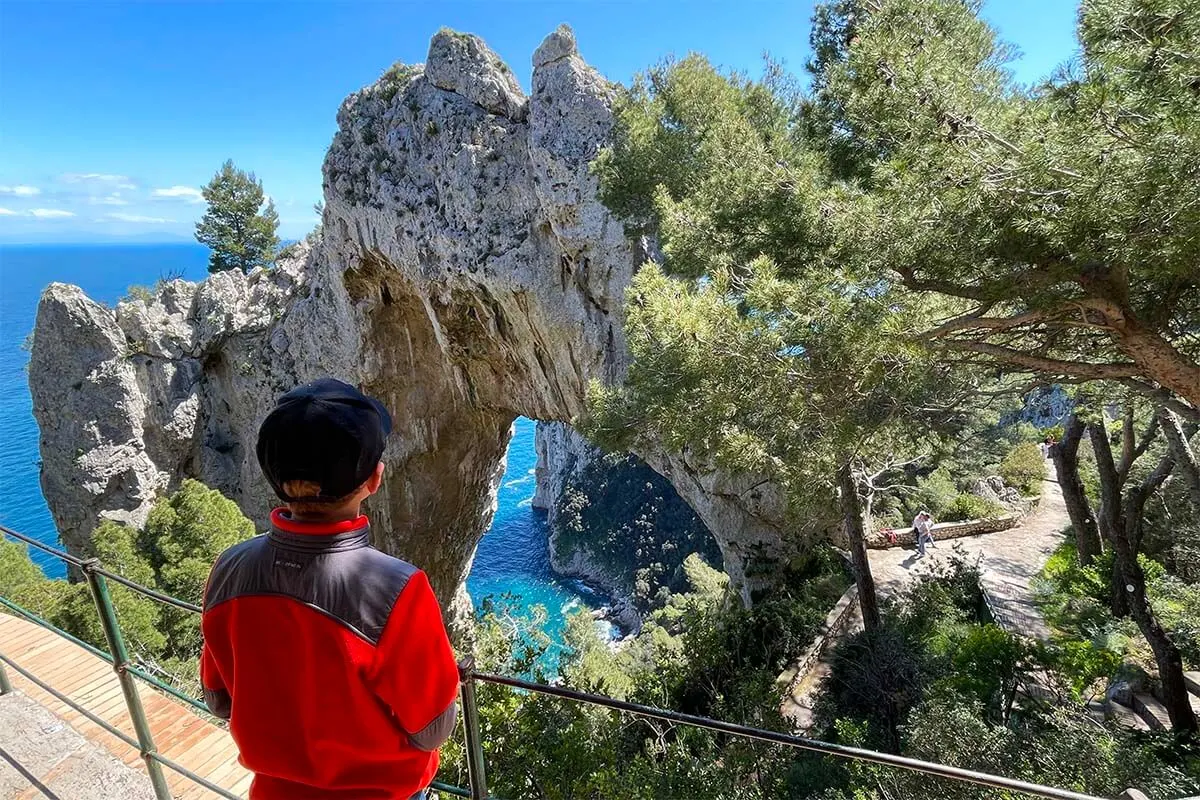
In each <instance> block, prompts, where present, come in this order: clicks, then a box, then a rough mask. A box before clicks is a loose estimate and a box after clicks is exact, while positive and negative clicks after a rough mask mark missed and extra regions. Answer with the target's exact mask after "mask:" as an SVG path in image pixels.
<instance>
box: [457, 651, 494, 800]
mask: <svg viewBox="0 0 1200 800" xmlns="http://www.w3.org/2000/svg"><path fill="white" fill-rule="evenodd" d="M458 673H459V677H460V678H461V679H462V707H463V731H464V732H465V733H466V739H467V777H468V778H469V779H470V782H471V800H488V788H487V775H486V774H485V770H484V766H483V741H482V740H481V739H480V738H479V707H478V706H477V705H476V703H475V658H474V657H473V656H467V658H466V659H464V660H463V662H462V663H461V664H459V666H458Z"/></svg>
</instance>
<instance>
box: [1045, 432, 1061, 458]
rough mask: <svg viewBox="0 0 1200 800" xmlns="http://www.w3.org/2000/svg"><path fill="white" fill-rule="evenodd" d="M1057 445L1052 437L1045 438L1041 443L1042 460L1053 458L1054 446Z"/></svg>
mask: <svg viewBox="0 0 1200 800" xmlns="http://www.w3.org/2000/svg"><path fill="white" fill-rule="evenodd" d="M1056 444H1058V442H1056V441H1055V439H1054V437H1053V436H1047V437H1046V438H1045V440H1044V441H1043V442H1042V458H1053V457H1054V445H1056Z"/></svg>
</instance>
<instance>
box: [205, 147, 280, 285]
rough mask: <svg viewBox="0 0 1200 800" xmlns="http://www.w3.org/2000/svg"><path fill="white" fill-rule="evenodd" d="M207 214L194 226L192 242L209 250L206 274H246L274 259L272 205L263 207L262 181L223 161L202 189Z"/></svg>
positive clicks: (276, 220) (269, 202) (274, 216)
mask: <svg viewBox="0 0 1200 800" xmlns="http://www.w3.org/2000/svg"><path fill="white" fill-rule="evenodd" d="M203 192H204V199H205V200H206V201H208V210H207V211H205V212H204V217H203V218H202V219H201V220H200V221H199V222H197V223H196V239H197V241H199V242H200V243H201V244H204V245H208V247H209V248H210V249H211V250H212V255H211V256H210V257H209V262H208V271H209V272H223V271H224V270H227V269H240V270H242V271H243V272H249V271H250V270H252V269H254V268H255V267H265V266H267V265H268V264H270V263H271V262H272V261H274V259H275V252H276V250H277V249H278V247H279V237H278V236H277V235H276V233H275V232H276V229H277V228H278V227H279V215H278V214H277V213H275V202H274V201H273V200H271V199H269V198H268V199H267V203H266V207H265V208H264V206H263V198H264V194H263V188H262V181H260V180H258V179H257V178H255V177H254V173H253V172H250V173H246V172H243V171H242V170H240V169H238V168H237V167H235V166H234V165H233V161H226V162H225V163H224V164H223V165H222V166H221V170H220V172H218V173H217V174H216V175H214V176H213V179H212V180H211V181H209V183H208V185H207V186H205V187H204V189H203Z"/></svg>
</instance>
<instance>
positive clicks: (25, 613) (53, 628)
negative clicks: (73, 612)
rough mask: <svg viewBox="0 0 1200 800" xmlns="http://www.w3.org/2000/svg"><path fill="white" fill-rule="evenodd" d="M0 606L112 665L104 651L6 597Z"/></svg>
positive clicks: (110, 657) (0, 597) (109, 657)
mask: <svg viewBox="0 0 1200 800" xmlns="http://www.w3.org/2000/svg"><path fill="white" fill-rule="evenodd" d="M0 605H2V606H4V607H5V608H7V609H9V610H10V611H15V612H17V613H18V614H20V615H21V616H22V617H24V618H25V619H27V620H29V621H30V622H32V623H34V624H35V625H40V626H41V627H43V628H45V629H46V630H48V631H50V632H51V633H56V634H58V635H59V636H61V637H63V638H64V639H66V640H67V641H68V642H71V643H72V644H76V645H79V646H80V647H82V648H83V649H84V650H87V651H88V652H89V653H91V654H92V655H94V656H96V658H99V659H102V660H103V661H104V662H105V663H106V664H108V665H109V666H111V665H112V663H113V660H112V656H111V655H109V654H108V653H106V652H105V651H103V650H101V649H100V648H98V647H96V646H95V645H93V644H89V643H88V642H85V641H84V640H83V639H80V638H79V637H77V636H72V635H71V634H69V633H67V632H66V631H64V630H63V629H62V628H60V627H58V626H57V625H54V624H53V623H51V622H49V621H47V620H45V619H42V618H41V617H39V616H38V615H37V614H35V613H33V612H32V611H30V610H29V609H27V608H22V607H21V606H19V605H17V604H16V603H14V602H13V601H11V600H9V599H8V598H7V597H4V596H0Z"/></svg>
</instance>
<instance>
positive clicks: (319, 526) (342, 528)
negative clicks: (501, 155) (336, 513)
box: [271, 508, 368, 536]
mask: <svg viewBox="0 0 1200 800" xmlns="http://www.w3.org/2000/svg"><path fill="white" fill-rule="evenodd" d="M367 525H368V522H367V517H366V515H365V514H359V515H358V516H357V517H355V518H354V519H345V520H341V521H339V522H301V521H300V520H296V519H292V515H291V514H289V513H288V510H287V509H286V508H277V509H275V510H274V511H272V512H271V527H272V528H274V529H275V530H277V531H283V532H284V533H299V534H305V535H308V536H329V535H330V534H335V533H351V532H353V531H359V530H364V529H365V528H366V527H367Z"/></svg>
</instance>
